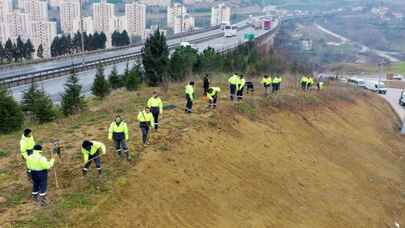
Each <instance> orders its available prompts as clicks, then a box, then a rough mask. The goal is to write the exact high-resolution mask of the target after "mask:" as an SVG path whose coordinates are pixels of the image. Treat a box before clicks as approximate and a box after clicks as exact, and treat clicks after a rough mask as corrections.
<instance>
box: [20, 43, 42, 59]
mask: <svg viewBox="0 0 405 228" xmlns="http://www.w3.org/2000/svg"><path fill="white" fill-rule="evenodd" d="M42 51H43V50H42ZM34 52H35V49H34V45H32V42H31V40H30V39H28V40H27V42H26V43H25V45H24V58H25V59H32V53H34Z"/></svg>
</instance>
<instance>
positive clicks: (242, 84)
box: [238, 78, 246, 91]
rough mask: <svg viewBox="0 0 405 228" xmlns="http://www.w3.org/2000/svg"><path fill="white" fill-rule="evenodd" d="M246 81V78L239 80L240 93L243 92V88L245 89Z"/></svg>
mask: <svg viewBox="0 0 405 228" xmlns="http://www.w3.org/2000/svg"><path fill="white" fill-rule="evenodd" d="M245 84H246V80H245V79H244V78H242V79H239V81H238V91H239V90H241V89H242V88H243V87H245Z"/></svg>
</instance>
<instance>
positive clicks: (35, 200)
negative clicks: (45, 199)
mask: <svg viewBox="0 0 405 228" xmlns="http://www.w3.org/2000/svg"><path fill="white" fill-rule="evenodd" d="M32 201H34V202H36V203H38V202H39V195H38V194H32Z"/></svg>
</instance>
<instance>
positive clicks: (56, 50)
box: [51, 32, 107, 57]
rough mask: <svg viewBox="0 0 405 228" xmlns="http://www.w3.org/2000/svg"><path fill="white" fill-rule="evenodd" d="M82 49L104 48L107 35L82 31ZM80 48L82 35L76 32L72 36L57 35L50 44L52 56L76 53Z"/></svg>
mask: <svg viewBox="0 0 405 228" xmlns="http://www.w3.org/2000/svg"><path fill="white" fill-rule="evenodd" d="M83 40H84V50H85V51H93V50H97V49H104V48H105V47H106V42H107V37H106V35H105V34H104V33H103V32H101V33H98V32H96V33H94V34H87V33H86V32H84V33H83ZM81 50H82V35H81V33H80V32H77V33H75V34H74V36H73V37H72V36H71V35H63V36H57V37H55V39H54V40H53V41H52V44H51V55H52V57H55V56H61V55H70V54H74V53H78V52H80V51H81Z"/></svg>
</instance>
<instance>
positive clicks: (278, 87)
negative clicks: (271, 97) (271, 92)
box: [276, 83, 280, 91]
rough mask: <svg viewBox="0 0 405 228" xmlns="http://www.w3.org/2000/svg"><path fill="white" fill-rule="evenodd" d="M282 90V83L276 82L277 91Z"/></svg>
mask: <svg viewBox="0 0 405 228" xmlns="http://www.w3.org/2000/svg"><path fill="white" fill-rule="evenodd" d="M279 90H280V83H276V91H279Z"/></svg>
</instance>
